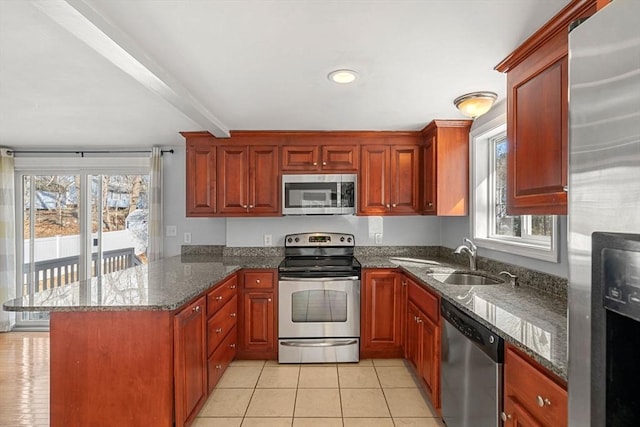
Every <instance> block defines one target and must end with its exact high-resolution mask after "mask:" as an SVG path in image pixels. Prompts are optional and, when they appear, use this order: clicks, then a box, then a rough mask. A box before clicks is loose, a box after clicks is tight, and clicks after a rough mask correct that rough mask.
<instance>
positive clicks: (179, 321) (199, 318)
mask: <svg viewBox="0 0 640 427" xmlns="http://www.w3.org/2000/svg"><path fill="white" fill-rule="evenodd" d="M205 326H206V310H205V298H204V297H201V298H199V299H198V300H196V301H195V302H194V303H192V304H190V305H189V306H187V307H186V308H184V309H183V310H182V311H180V312H179V313H178V314H177V315H176V316H175V317H174V342H175V344H174V370H175V372H174V376H175V405H176V426H183V425H185V424H186V423H188V422H189V420H190V419H192V418H193V417H195V416H196V413H197V410H198V409H199V408H200V406H201V405H202V404H204V401H205V399H206V397H207V354H206V340H205Z"/></svg>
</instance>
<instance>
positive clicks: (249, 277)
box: [243, 271, 273, 289]
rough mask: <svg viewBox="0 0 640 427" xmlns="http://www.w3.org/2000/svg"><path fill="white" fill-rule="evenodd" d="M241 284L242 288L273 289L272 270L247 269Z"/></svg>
mask: <svg viewBox="0 0 640 427" xmlns="http://www.w3.org/2000/svg"><path fill="white" fill-rule="evenodd" d="M243 285H244V289H273V272H272V271H247V272H245V273H244V283H243Z"/></svg>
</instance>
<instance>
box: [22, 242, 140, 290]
mask: <svg viewBox="0 0 640 427" xmlns="http://www.w3.org/2000/svg"><path fill="white" fill-rule="evenodd" d="M97 261H98V254H97V253H94V254H92V256H91V272H92V276H93V275H95V273H96V271H97V268H96V267H97V266H96V262H97ZM79 263H80V256H79V255H76V256H70V257H65V258H56V259H49V260H45V261H37V262H35V263H34V272H35V282H36V283H37V286H36V291H43V290H47V289H51V288H55V287H58V286H62V285H65V284H67V283H73V282H77V281H78V280H79V279H78V264H79ZM140 264H142V263H141V262H140V259H138V257H137V256H136V254H135V251H134V248H123V249H115V250H111V251H104V252H103V253H102V263H101V265H100V266H101V274H107V273H112V272H114V271H118V270H124V269H125V268H129V267H133V266H136V265H140ZM22 271H24V280H23V282H22V283H24V286H25V288H26V287H27V284H28V283H29V282H28V279H29V274H30V273H31V265H30V264H29V263H27V264H24V268H23V270H22Z"/></svg>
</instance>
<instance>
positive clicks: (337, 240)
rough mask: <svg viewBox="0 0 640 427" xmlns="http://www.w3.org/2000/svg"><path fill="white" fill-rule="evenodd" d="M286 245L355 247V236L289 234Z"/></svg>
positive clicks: (339, 234)
mask: <svg viewBox="0 0 640 427" xmlns="http://www.w3.org/2000/svg"><path fill="white" fill-rule="evenodd" d="M284 245H285V247H287V246H294V247H319V246H321V247H327V246H329V247H331V246H355V245H356V241H355V238H354V237H353V234H344V233H298V234H287V235H286V236H285V238H284Z"/></svg>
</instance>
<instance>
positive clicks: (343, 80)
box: [327, 69, 358, 84]
mask: <svg viewBox="0 0 640 427" xmlns="http://www.w3.org/2000/svg"><path fill="white" fill-rule="evenodd" d="M327 77H328V78H329V80H331V81H332V82H334V83H339V84H348V83H353V82H354V81H356V79H357V78H358V73H357V72H355V71H353V70H347V69H342V70H335V71H332V72H330V73H329V75H328V76H327Z"/></svg>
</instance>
